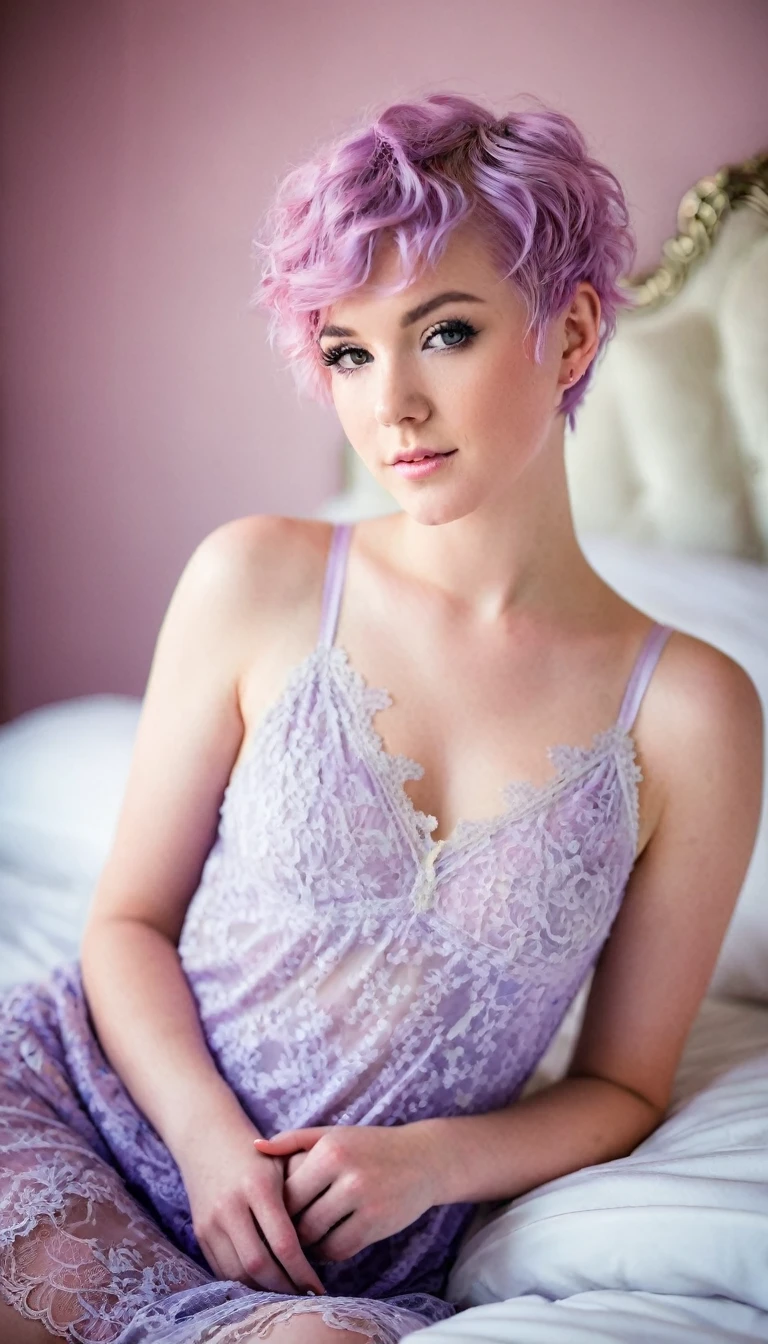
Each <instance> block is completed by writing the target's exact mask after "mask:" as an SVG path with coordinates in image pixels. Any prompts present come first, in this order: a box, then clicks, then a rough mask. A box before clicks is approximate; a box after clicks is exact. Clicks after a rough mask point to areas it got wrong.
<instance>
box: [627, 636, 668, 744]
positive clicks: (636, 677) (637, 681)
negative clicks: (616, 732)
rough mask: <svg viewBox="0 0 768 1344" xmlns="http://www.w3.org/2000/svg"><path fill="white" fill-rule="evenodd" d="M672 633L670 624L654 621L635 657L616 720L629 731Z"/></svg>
mask: <svg viewBox="0 0 768 1344" xmlns="http://www.w3.org/2000/svg"><path fill="white" fill-rule="evenodd" d="M671 634H672V627H671V626H670V625H662V624H661V623H660V622H659V621H654V623H653V625H652V626H651V628H650V630H649V631H648V634H647V635H646V637H645V639H644V640H643V643H642V646H641V648H640V652H639V653H638V655H637V658H636V659H635V665H634V667H633V668H632V671H631V673H630V676H629V681H628V682H627V689H626V690H625V692H624V699H623V700H622V702H621V709H620V710H619V717H618V719H617V720H616V722H617V723H618V725H619V727H620V728H623V729H624V731H625V732H627V733H628V732H629V730H630V728H631V727H632V725H633V723H634V722H635V718H636V716H637V711H638V709H639V708H640V702H641V700H642V698H643V696H644V695H645V692H646V690H647V688H648V683H649V681H650V680H651V677H652V676H653V670H654V668H655V666H656V663H657V662H658V659H659V654H660V653H661V650H662V649H663V648H664V645H665V644H666V642H667V640H668V639H669V636H670V635H671Z"/></svg>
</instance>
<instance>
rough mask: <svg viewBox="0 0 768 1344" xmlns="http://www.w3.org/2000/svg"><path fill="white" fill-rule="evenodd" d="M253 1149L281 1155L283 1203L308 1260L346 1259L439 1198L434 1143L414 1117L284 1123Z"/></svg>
mask: <svg viewBox="0 0 768 1344" xmlns="http://www.w3.org/2000/svg"><path fill="white" fill-rule="evenodd" d="M255 1147H256V1149H257V1150H258V1152H260V1153H264V1154H265V1155H266V1156H269V1157H278V1156H279V1157H284V1158H286V1159H288V1161H287V1163H286V1173H287V1174H286V1178H285V1182H284V1186H283V1198H284V1201H285V1207H286V1209H287V1210H288V1213H289V1214H290V1216H291V1217H292V1218H293V1221H294V1223H295V1226H296V1231H297V1233H298V1237H299V1241H300V1242H301V1244H302V1246H303V1247H312V1250H313V1258H316V1259H324V1260H347V1259H349V1257H350V1256H352V1255H356V1254H357V1252H358V1251H362V1250H363V1249H364V1248H365V1247H366V1246H370V1245H371V1243H372V1242H374V1241H380V1240H381V1239H382V1237H389V1236H392V1235H393V1233H395V1232H399V1231H400V1230H401V1229H402V1228H404V1227H408V1225H409V1224H410V1223H412V1222H414V1221H415V1219H416V1218H418V1217H419V1216H420V1215H421V1214H422V1213H424V1212H425V1210H426V1209H429V1208H431V1207H432V1205H433V1204H436V1203H439V1200H437V1199H436V1188H435V1187H436V1173H435V1165H436V1163H435V1154H434V1151H433V1147H434V1146H433V1144H432V1142H431V1141H430V1138H429V1137H428V1131H426V1130H425V1129H422V1128H421V1126H419V1125H418V1123H416V1124H408V1125H319V1126H317V1127H315V1128H312V1129H287V1130H284V1131H283V1133H281V1134H275V1135H274V1136H273V1137H272V1138H271V1139H256V1140H255ZM295 1153H301V1154H302V1160H301V1162H300V1163H298V1162H297V1163H291V1161H290V1157H291V1154H295ZM297 1215H301V1216H300V1217H299V1218H298V1221H297ZM342 1220H343V1221H342ZM337 1223H338V1224H339V1226H338V1227H337V1226H336V1224H337ZM331 1229H333V1230H331ZM319 1242H322V1244H321V1245H318V1243H319Z"/></svg>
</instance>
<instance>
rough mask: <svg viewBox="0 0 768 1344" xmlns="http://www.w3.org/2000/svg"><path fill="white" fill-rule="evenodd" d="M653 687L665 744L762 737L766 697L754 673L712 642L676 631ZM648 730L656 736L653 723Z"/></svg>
mask: <svg viewBox="0 0 768 1344" xmlns="http://www.w3.org/2000/svg"><path fill="white" fill-rule="evenodd" d="M654 683H655V685H654ZM652 685H654V690H655V700H656V706H655V713H654V715H653V720H654V721H655V736H657V737H658V739H659V740H661V739H662V738H663V739H664V740H667V741H668V742H670V744H675V745H682V744H683V742H685V743H687V744H688V745H689V746H690V745H691V741H692V739H698V738H701V737H702V736H703V735H705V736H707V737H710V738H711V739H712V740H714V741H716V742H717V741H724V740H725V739H727V738H728V736H729V735H733V736H734V737H737V738H738V737H741V738H744V737H750V738H752V737H754V736H755V735H756V734H757V735H758V736H759V735H760V734H761V733H762V726H763V713H762V707H761V703H760V696H759V694H758V691H757V688H756V686H755V684H754V682H753V680H752V678H751V677H750V675H749V673H748V672H747V671H746V669H745V668H744V667H742V665H741V663H738V662H737V661H736V660H735V659H734V658H731V657H730V656H729V655H728V654H727V653H723V651H722V650H721V649H717V648H715V646H714V645H713V644H708V643H707V642H706V640H703V639H698V638H697V637H696V636H694V635H689V634H686V633H685V632H684V631H682V630H675V631H674V632H673V634H672V635H671V636H670V638H669V640H668V641H667V646H666V648H665V650H664V652H663V656H662V660H661V662H660V664H659V669H658V675H657V676H655V677H654V680H653V683H652ZM648 730H649V731H650V732H653V731H654V729H653V726H652V723H651V721H650V720H649V727H648Z"/></svg>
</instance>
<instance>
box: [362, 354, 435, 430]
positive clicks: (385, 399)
mask: <svg viewBox="0 0 768 1344" xmlns="http://www.w3.org/2000/svg"><path fill="white" fill-rule="evenodd" d="M429 413H430V405H429V400H428V398H427V397H426V395H425V393H424V390H423V388H421V387H420V386H419V384H418V381H417V380H416V379H415V378H414V377H413V375H412V373H410V372H409V371H408V369H407V368H406V364H405V361H403V362H399V361H396V360H392V361H391V362H385V361H383V360H379V361H378V368H377V383H376V396H375V403H374V415H375V417H376V420H377V421H378V423H379V424H380V425H382V426H383V427H384V428H387V427H389V426H392V425H399V424H400V423H401V422H402V421H403V420H414V421H416V422H417V423H418V424H420V423H421V422H422V421H424V420H426V419H427V417H428V416H429Z"/></svg>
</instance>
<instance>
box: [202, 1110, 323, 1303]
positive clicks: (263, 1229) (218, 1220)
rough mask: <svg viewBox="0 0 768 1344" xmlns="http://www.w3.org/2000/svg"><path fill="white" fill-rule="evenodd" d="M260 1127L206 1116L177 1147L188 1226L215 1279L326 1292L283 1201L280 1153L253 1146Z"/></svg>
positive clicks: (290, 1290) (285, 1289)
mask: <svg viewBox="0 0 768 1344" xmlns="http://www.w3.org/2000/svg"><path fill="white" fill-rule="evenodd" d="M260 1137H261V1136H260V1134H259V1131H258V1130H257V1129H256V1127H255V1126H254V1125H252V1124H251V1122H250V1120H249V1119H248V1117H247V1116H246V1115H245V1114H244V1113H243V1114H242V1116H241V1117H236V1118H233V1117H231V1116H230V1117H228V1118H227V1120H226V1121H222V1120H216V1121H214V1122H213V1123H211V1120H210V1117H207V1118H206V1119H205V1120H204V1121H203V1120H200V1122H199V1127H198V1128H197V1129H196V1130H195V1131H194V1132H193V1133H192V1134H191V1135H190V1134H187V1135H186V1136H185V1139H184V1143H183V1145H180V1146H179V1147H178V1148H177V1151H176V1153H175V1157H176V1161H177V1163H178V1166H179V1170H180V1171H181V1175H182V1179H183V1181H184V1186H185V1188H186V1191H187V1196H188V1198H189V1204H190V1209H191V1212H192V1226H193V1228H194V1231H195V1236H196V1237H197V1240H198V1242H199V1244H200V1249H201V1250H202V1252H203V1255H204V1256H205V1258H206V1260H207V1261H208V1264H209V1265H210V1267H211V1269H212V1270H213V1273H214V1274H215V1275H216V1277H217V1278H219V1279H237V1280H239V1282H241V1283H245V1284H247V1285H248V1287H249V1288H262V1289H268V1290H269V1291H271V1292H274V1293H306V1291H307V1289H308V1288H311V1289H312V1290H313V1292H315V1293H325V1288H324V1287H323V1284H322V1282H321V1280H320V1279H319V1278H318V1275H317V1273H316V1271H315V1270H314V1269H313V1268H312V1266H311V1265H310V1264H309V1261H308V1260H307V1258H306V1256H305V1255H304V1251H303V1249H302V1247H301V1243H300V1242H299V1238H298V1236H297V1235H296V1228H295V1227H294V1225H293V1223H292V1221H291V1218H290V1215H289V1213H288V1211H287V1209H286V1207H285V1203H284V1200H283V1186H284V1172H285V1165H284V1164H285V1159H284V1158H282V1157H279V1158H275V1157H268V1156H266V1155H265V1154H263V1153H259V1152H258V1150H257V1149H255V1148H254V1146H253V1141H254V1139H258V1138H260Z"/></svg>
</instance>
